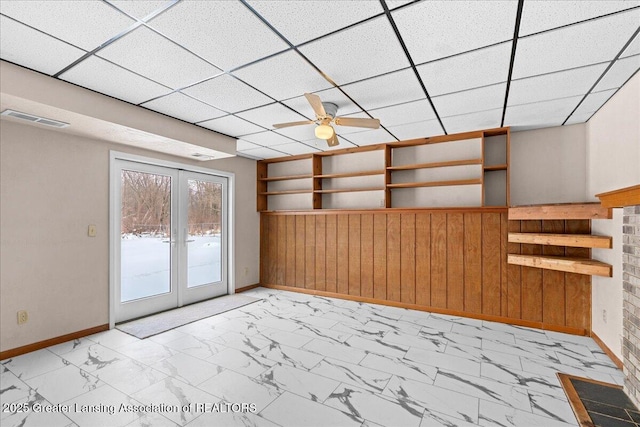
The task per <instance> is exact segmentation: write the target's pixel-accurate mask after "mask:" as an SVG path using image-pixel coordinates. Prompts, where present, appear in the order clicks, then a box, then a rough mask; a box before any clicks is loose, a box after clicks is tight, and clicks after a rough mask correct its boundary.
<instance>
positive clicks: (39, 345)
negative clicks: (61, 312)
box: [0, 323, 109, 360]
mask: <svg viewBox="0 0 640 427" xmlns="http://www.w3.org/2000/svg"><path fill="white" fill-rule="evenodd" d="M108 330H109V324H108V323H107V324H104V325H100V326H94V327H93V328H89V329H83V330H81V331H77V332H72V333H70V334H66V335H61V336H59V337H55V338H49V339H48V340H44V341H38V342H34V343H33V344H27V345H23V346H22V347H16V348H12V349H10V350H4V351H0V360H5V359H10V358H12V357H16V356H20V355H21V354H25V353H31V352H32V351H36V350H41V349H43V348H47V347H50V346H52V345H56V344H62V343H63V342H67V341H71V340H75V339H78V338H82V337H86V336H89V335H93V334H96V333H98V332H102V331H108Z"/></svg>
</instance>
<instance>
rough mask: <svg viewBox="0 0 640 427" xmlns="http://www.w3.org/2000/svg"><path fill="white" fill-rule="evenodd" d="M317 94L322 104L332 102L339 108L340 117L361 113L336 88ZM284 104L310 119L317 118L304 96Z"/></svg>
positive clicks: (286, 101)
mask: <svg viewBox="0 0 640 427" xmlns="http://www.w3.org/2000/svg"><path fill="white" fill-rule="evenodd" d="M315 94H316V95H318V96H319V97H320V99H321V100H322V102H331V103H333V104H336V105H337V106H338V116H344V115H346V114H351V113H356V112H358V111H361V110H360V108H358V106H357V105H356V104H354V103H353V102H351V100H350V99H349V98H348V97H347V96H345V94H344V93H342V92H341V91H340V89H337V88H335V87H334V88H331V89H325V90H321V91H319V92H315ZM282 103H283V104H286V105H288V106H289V107H291V108H293V109H294V110H296V111H297V112H298V113H300V114H302V115H303V116H305V117H307V118H309V119H315V117H316V115H315V113H314V112H313V109H312V108H311V105H309V101H307V98H305V97H304V96H297V97H295V98H291V99H287V100H285V101H282Z"/></svg>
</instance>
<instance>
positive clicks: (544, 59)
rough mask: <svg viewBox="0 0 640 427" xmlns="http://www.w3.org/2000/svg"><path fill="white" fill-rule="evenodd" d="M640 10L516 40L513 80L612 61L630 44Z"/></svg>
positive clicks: (639, 16) (639, 19) (639, 18)
mask: <svg viewBox="0 0 640 427" xmlns="http://www.w3.org/2000/svg"><path fill="white" fill-rule="evenodd" d="M639 21H640V9H635V10H633V11H630V12H623V13H619V14H616V15H613V16H610V17H606V18H600V19H596V20H593V21H589V22H585V23H582V24H576V25H572V26H570V27H564V28H560V29H557V30H552V31H548V32H545V33H542V34H536V35H533V36H528V37H524V38H521V39H519V40H518V46H517V49H516V58H515V63H514V68H513V78H514V79H519V78H522V77H529V76H533V75H537V74H544V73H550V72H553V71H559V70H566V69H569V68H575V67H580V66H583V65H590V64H597V63H600V62H605V61H611V60H613V58H615V56H616V55H617V54H618V52H620V50H621V49H622V48H623V47H624V45H625V43H627V41H629V39H630V38H631V36H632V35H633V33H634V31H635V30H636V29H637V28H638V22H639Z"/></svg>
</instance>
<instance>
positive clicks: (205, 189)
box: [187, 179, 222, 288]
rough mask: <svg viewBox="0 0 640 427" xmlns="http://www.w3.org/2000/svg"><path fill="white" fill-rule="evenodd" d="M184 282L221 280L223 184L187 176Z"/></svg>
mask: <svg viewBox="0 0 640 427" xmlns="http://www.w3.org/2000/svg"><path fill="white" fill-rule="evenodd" d="M188 188H189V201H188V207H187V210H188V212H187V219H188V226H187V227H188V232H187V234H188V235H187V286H188V287H190V288H191V287H194V286H200V285H206V284H209V283H213V282H219V281H220V280H222V252H221V248H222V228H221V224H222V222H221V219H222V216H221V212H222V184H217V183H213V182H208V181H199V180H195V179H190V180H188Z"/></svg>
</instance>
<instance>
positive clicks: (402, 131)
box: [385, 120, 443, 141]
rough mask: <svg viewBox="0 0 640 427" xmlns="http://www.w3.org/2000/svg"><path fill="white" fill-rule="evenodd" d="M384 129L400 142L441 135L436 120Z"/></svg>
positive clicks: (438, 123) (440, 128)
mask: <svg viewBox="0 0 640 427" xmlns="http://www.w3.org/2000/svg"><path fill="white" fill-rule="evenodd" d="M385 127H386V128H387V129H388V130H389V132H391V133H393V134H394V135H395V136H396V138H398V139H399V140H400V141H404V140H407V139H415V138H426V137H430V136H435V135H443V132H442V126H440V122H438V120H425V121H421V122H415V123H407V124H404V125H398V126H391V127H387V126H385Z"/></svg>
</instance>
